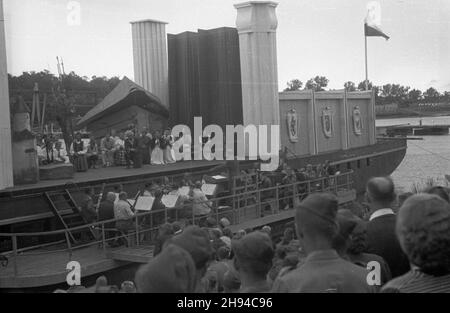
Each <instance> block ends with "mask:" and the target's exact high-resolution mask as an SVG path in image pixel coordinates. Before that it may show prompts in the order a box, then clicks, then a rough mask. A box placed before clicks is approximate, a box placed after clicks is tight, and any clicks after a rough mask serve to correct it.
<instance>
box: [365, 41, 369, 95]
mask: <svg viewBox="0 0 450 313" xmlns="http://www.w3.org/2000/svg"><path fill="white" fill-rule="evenodd" d="M364 51H365V61H366V90H369V70H368V66H367V36H366V34H365V33H364Z"/></svg>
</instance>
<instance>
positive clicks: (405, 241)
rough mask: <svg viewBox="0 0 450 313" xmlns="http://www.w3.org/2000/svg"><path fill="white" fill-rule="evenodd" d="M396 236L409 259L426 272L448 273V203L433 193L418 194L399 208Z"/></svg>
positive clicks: (432, 273) (438, 274)
mask: <svg viewBox="0 0 450 313" xmlns="http://www.w3.org/2000/svg"><path fill="white" fill-rule="evenodd" d="M396 231H397V236H398V238H399V241H400V245H401V247H402V249H403V251H404V252H405V253H406V255H407V256H408V258H409V261H410V262H411V263H412V264H413V265H415V266H417V267H419V268H420V270H421V271H422V272H424V273H426V274H429V275H434V276H441V275H446V274H449V273H450V257H449V256H450V205H449V203H448V202H446V201H445V200H443V199H442V198H440V197H439V196H437V195H431V194H418V195H414V196H412V197H410V198H409V199H407V200H406V201H405V203H404V204H403V206H402V207H401V208H400V210H399V213H398V217H397V226H396Z"/></svg>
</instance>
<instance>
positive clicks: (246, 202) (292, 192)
mask: <svg viewBox="0 0 450 313" xmlns="http://www.w3.org/2000/svg"><path fill="white" fill-rule="evenodd" d="M352 174H353V172H352V171H350V172H347V173H342V174H338V175H335V176H329V177H321V178H317V179H314V180H309V181H303V182H295V183H292V184H287V185H281V184H280V185H277V186H275V187H271V188H263V189H261V188H259V187H257V189H256V190H251V191H243V192H238V193H236V194H232V195H226V196H221V197H216V198H214V199H211V200H208V201H203V202H199V203H197V204H209V203H213V205H212V207H213V208H214V209H212V210H211V213H210V214H209V215H208V216H209V217H214V218H215V220H216V222H217V223H218V222H219V221H220V219H221V218H223V217H226V218H228V219H229V220H230V222H231V224H232V225H239V224H240V223H242V222H244V221H247V220H252V219H256V218H260V217H263V216H268V215H275V214H279V213H280V212H281V211H284V208H285V207H287V208H288V209H293V207H294V206H295V204H296V203H298V202H299V201H300V200H301V199H303V198H304V197H305V196H307V195H308V194H310V193H313V192H332V193H336V194H337V193H338V192H339V191H344V190H350V189H352V187H353V186H352V184H353V181H352ZM192 206H193V203H192V202H189V201H187V202H185V203H183V204H181V205H178V206H176V207H175V208H165V209H163V210H156V211H149V212H144V213H137V214H135V216H134V220H133V222H134V229H133V230H132V231H130V232H128V233H124V232H120V231H119V230H117V229H116V228H109V227H108V226H109V225H110V224H112V223H115V222H116V221H117V220H115V219H111V220H107V221H101V222H96V223H92V224H89V225H81V226H78V227H73V228H70V229H61V230H55V231H48V232H35V233H0V238H9V240H10V241H11V244H12V250H11V251H8V252H5V253H2V254H3V255H5V256H12V257H13V262H12V263H13V266H14V274H15V276H18V275H19V268H18V258H20V257H21V256H25V255H26V256H33V255H42V254H53V253H55V252H67V253H68V254H69V258H71V257H72V253H73V252H74V251H75V250H77V249H81V248H86V247H92V246H95V245H99V246H101V248H102V249H103V251H104V252H106V250H107V244H108V243H109V242H112V241H116V240H118V239H120V238H123V239H126V240H127V242H128V245H136V246H139V245H141V244H144V243H148V244H151V243H153V242H154V239H155V238H156V236H157V233H158V231H159V228H160V226H161V225H162V224H165V223H167V222H173V221H177V220H185V221H186V222H187V223H188V224H201V222H202V221H203V220H204V219H205V216H196V215H195V214H194V210H193V207H192ZM88 228H92V229H93V230H95V232H96V234H97V236H96V238H95V240H94V241H91V242H88V243H83V244H80V245H75V246H74V245H73V244H72V242H71V240H70V236H69V232H72V233H74V232H77V231H82V230H86V229H88ZM109 235H112V236H109ZM46 236H61V237H62V236H64V239H63V240H60V241H58V243H59V244H61V243H64V242H65V244H66V247H65V248H63V249H59V250H49V251H41V250H42V248H44V247H48V246H50V245H52V244H51V243H50V244H45V245H39V246H34V247H24V248H20V247H19V246H18V238H22V237H41V238H42V237H46ZM7 240H8V239H7ZM53 244H56V243H53ZM37 249H41V250H39V251H33V250H37ZM27 251H28V252H27ZM25 252H27V253H26V254H24V253H25ZM1 270H2V269H1V268H0V271H1Z"/></svg>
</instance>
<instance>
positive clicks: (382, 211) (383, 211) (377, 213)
mask: <svg viewBox="0 0 450 313" xmlns="http://www.w3.org/2000/svg"><path fill="white" fill-rule="evenodd" d="M389 214H395V213H394V211H392V209H389V208H385V209H379V210H376V211H375V212H373V213H372V215H371V216H370V218H369V221H371V220H373V219H375V218H377V217H380V216H384V215H389Z"/></svg>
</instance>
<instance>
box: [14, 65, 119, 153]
mask: <svg viewBox="0 0 450 313" xmlns="http://www.w3.org/2000/svg"><path fill="white" fill-rule="evenodd" d="M119 82H120V78H119V77H111V78H107V77H104V76H102V77H97V76H93V77H91V78H88V77H86V76H83V77H81V76H79V75H77V74H76V73H75V72H70V73H69V74H63V75H59V76H56V75H54V74H52V73H50V72H49V71H47V70H44V71H41V72H34V71H32V72H24V73H22V74H21V75H19V76H13V75H11V74H8V83H9V92H10V98H11V101H10V106H11V115H13V114H14V112H15V111H16V108H17V105H18V102H19V101H23V102H24V103H25V104H26V105H28V108H29V109H30V111H31V104H32V101H33V93H34V92H33V90H34V88H35V84H37V85H38V87H39V100H40V104H41V109H42V107H43V105H44V102H45V108H46V110H45V121H44V123H45V124H46V125H50V124H53V125H54V126H55V129H58V128H59V129H61V131H62V134H63V138H64V141H65V142H66V145H67V146H69V145H70V143H71V141H72V138H73V133H74V125H75V124H76V121H77V120H78V119H79V118H80V117H81V116H83V115H84V114H86V112H87V111H88V110H90V109H91V108H92V107H94V106H95V105H96V104H98V103H99V102H100V101H101V100H102V99H103V98H104V97H105V96H106V95H108V94H109V93H110V92H111V91H112V90H113V89H114V88H115V87H116V86H117V85H118V84H119ZM11 117H12V116H11ZM32 127H33V126H32Z"/></svg>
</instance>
